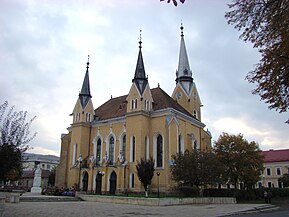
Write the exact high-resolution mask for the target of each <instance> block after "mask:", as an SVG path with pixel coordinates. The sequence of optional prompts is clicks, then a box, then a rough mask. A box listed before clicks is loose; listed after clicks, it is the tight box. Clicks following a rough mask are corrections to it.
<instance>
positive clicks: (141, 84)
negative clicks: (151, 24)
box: [132, 30, 148, 94]
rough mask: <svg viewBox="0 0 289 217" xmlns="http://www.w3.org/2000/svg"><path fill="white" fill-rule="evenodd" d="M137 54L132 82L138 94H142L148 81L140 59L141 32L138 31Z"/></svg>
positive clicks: (141, 58)
mask: <svg viewBox="0 0 289 217" xmlns="http://www.w3.org/2000/svg"><path fill="white" fill-rule="evenodd" d="M139 39H140V40H139V53H138V58H137V63H136V69H135V74H134V79H133V80H132V82H134V83H135V84H136V86H137V87H138V89H139V91H140V93H141V94H142V93H143V91H144V89H145V87H146V85H147V83H148V79H147V77H146V74H145V68H144V63H143V57H142V51H141V48H142V45H141V44H142V41H141V39H142V38H141V30H140V37H139Z"/></svg>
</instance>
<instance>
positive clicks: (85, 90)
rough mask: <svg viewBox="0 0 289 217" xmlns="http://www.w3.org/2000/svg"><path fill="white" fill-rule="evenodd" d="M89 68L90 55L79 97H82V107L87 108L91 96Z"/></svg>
mask: <svg viewBox="0 0 289 217" xmlns="http://www.w3.org/2000/svg"><path fill="white" fill-rule="evenodd" d="M88 69H89V55H88V60H87V63H86V73H85V76H84V80H83V84H82V88H81V91H80V93H79V99H80V103H81V106H82V108H85V106H86V104H87V103H88V101H89V99H90V98H91V94H90V84H89V73H88Z"/></svg>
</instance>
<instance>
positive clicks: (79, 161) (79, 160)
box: [78, 154, 82, 190]
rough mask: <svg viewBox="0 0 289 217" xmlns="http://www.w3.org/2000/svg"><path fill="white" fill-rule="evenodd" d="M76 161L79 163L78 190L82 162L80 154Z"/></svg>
mask: <svg viewBox="0 0 289 217" xmlns="http://www.w3.org/2000/svg"><path fill="white" fill-rule="evenodd" d="M78 163H79V178H78V190H80V177H81V164H82V155H81V154H79V158H78Z"/></svg>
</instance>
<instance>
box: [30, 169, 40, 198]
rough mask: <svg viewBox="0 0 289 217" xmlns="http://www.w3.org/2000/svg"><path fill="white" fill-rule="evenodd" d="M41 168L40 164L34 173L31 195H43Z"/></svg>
mask: <svg viewBox="0 0 289 217" xmlns="http://www.w3.org/2000/svg"><path fill="white" fill-rule="evenodd" d="M40 186H41V168H40V164H38V165H37V167H36V169H35V172H34V179H33V187H32V188H31V193H40V194H41V191H42V189H41V187H40Z"/></svg>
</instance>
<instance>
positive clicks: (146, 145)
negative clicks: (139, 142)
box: [145, 136, 149, 159]
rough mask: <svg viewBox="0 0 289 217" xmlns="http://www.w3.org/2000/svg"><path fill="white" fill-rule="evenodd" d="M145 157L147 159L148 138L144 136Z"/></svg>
mask: <svg viewBox="0 0 289 217" xmlns="http://www.w3.org/2000/svg"><path fill="white" fill-rule="evenodd" d="M145 159H149V139H148V137H147V136H146V137H145Z"/></svg>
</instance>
